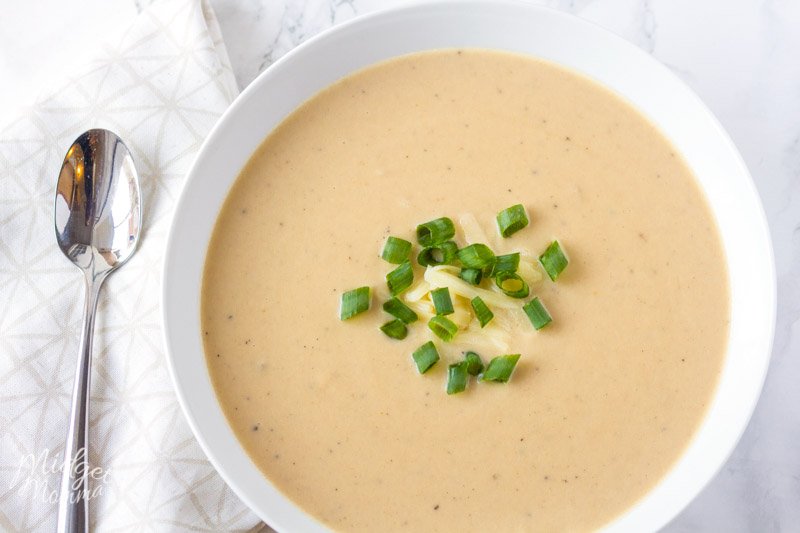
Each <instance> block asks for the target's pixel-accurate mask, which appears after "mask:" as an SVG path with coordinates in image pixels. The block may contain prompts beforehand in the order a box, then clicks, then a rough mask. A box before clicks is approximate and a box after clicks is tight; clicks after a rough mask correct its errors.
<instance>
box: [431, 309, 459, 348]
mask: <svg viewBox="0 0 800 533" xmlns="http://www.w3.org/2000/svg"><path fill="white" fill-rule="evenodd" d="M428 327H429V328H430V330H431V331H432V332H433V333H434V334H436V336H437V337H439V338H440V339H442V340H443V341H445V342H450V341H451V340H453V337H455V336H456V333H458V326H456V325H455V323H454V322H453V321H452V320H450V319H449V318H447V317H445V316H441V315H436V316H434V317H432V318H431V319H430V320H429V321H428Z"/></svg>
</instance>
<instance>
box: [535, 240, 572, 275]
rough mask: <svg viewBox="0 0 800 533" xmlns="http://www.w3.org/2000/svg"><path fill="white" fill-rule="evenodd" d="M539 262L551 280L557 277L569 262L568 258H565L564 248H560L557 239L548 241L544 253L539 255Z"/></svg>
mask: <svg viewBox="0 0 800 533" xmlns="http://www.w3.org/2000/svg"><path fill="white" fill-rule="evenodd" d="M539 262H540V263H541V264H542V266H543V267H544V270H545V272H547V275H548V276H550V279H551V280H553V281H555V280H556V278H558V276H559V275H560V274H561V272H563V271H564V269H565V268H567V265H568V264H569V260H568V259H567V256H566V254H564V250H562V249H561V245H560V244H559V243H558V241H553V242H551V243H550V246H548V247H547V250H545V251H544V253H543V254H542V255H540V256H539Z"/></svg>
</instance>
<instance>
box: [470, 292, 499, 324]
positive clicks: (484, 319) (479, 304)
mask: <svg viewBox="0 0 800 533" xmlns="http://www.w3.org/2000/svg"><path fill="white" fill-rule="evenodd" d="M470 303H471V304H472V310H473V311H475V316H476V317H477V318H478V322H480V323H481V327H484V326H485V325H486V324H488V323H489V322H491V320H492V319H493V318H494V313H492V310H491V309H489V306H488V305H486V304H485V303H484V302H483V300H481V297H480V296H476V297H475V298H473V299H472V300H471V301H470Z"/></svg>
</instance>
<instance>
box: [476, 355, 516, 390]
mask: <svg viewBox="0 0 800 533" xmlns="http://www.w3.org/2000/svg"><path fill="white" fill-rule="evenodd" d="M518 360H519V354H518V353H516V354H512V355H498V356H497V357H495V358H494V359H492V360H491V361H489V366H487V367H486V371H485V372H484V373H483V376H482V377H481V381H497V382H500V383H505V382H506V381H508V380H509V379H510V378H511V373H512V372H514V367H515V366H516V365H517V361H518Z"/></svg>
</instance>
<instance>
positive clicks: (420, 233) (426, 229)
mask: <svg viewBox="0 0 800 533" xmlns="http://www.w3.org/2000/svg"><path fill="white" fill-rule="evenodd" d="M455 234H456V227H455V226H454V225H453V221H452V220H450V219H449V218H447V217H442V218H437V219H436V220H431V221H430V222H425V223H424V224H420V225H419V226H417V241H419V243H420V244H421V245H422V246H433V245H434V244H439V243H440V242H444V241H449V240H450V239H452V238H453V237H454V236H455Z"/></svg>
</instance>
